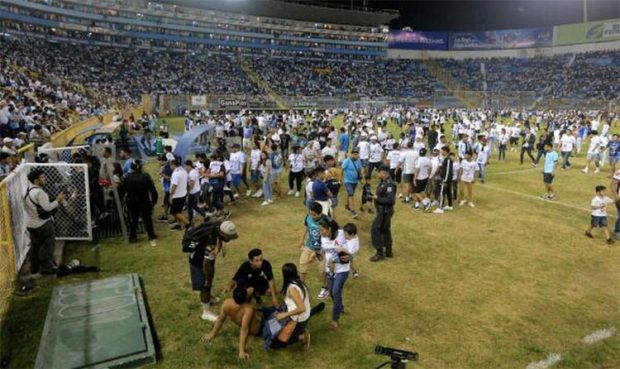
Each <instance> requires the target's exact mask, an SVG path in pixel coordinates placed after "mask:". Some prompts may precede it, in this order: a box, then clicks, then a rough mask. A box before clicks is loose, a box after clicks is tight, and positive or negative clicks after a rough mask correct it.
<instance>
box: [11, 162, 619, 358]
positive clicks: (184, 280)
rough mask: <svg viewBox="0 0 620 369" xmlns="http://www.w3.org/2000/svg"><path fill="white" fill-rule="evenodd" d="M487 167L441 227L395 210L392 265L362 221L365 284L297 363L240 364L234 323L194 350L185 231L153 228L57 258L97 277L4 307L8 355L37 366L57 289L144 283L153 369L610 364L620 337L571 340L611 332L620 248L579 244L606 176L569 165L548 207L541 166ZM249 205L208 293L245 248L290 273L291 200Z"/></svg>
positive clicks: (367, 219)
mask: <svg viewBox="0 0 620 369" xmlns="http://www.w3.org/2000/svg"><path fill="white" fill-rule="evenodd" d="M496 155H497V154H496V153H493V157H492V159H491V165H490V166H489V168H488V177H487V179H488V183H487V184H486V185H482V184H480V183H476V184H475V185H474V196H475V199H474V201H475V203H476V208H469V207H467V208H458V207H457V209H455V211H454V212H452V213H446V214H444V215H442V216H439V215H434V214H421V213H415V212H413V211H412V210H411V209H410V208H408V207H405V206H404V205H402V204H400V203H399V204H398V205H397V208H396V215H395V218H394V221H393V227H392V228H393V233H394V252H395V258H394V259H392V260H389V261H386V262H382V263H378V264H372V263H370V262H368V257H369V256H371V255H372V253H373V250H372V247H371V244H370V237H369V233H370V232H369V230H370V223H371V220H372V216H371V215H368V214H364V215H363V216H362V217H361V218H360V219H359V220H358V221H356V224H357V225H358V228H359V230H360V239H361V251H360V255H359V257H358V259H357V260H358V265H359V267H360V273H361V276H360V278H359V279H357V280H353V279H350V280H349V281H348V282H347V285H346V287H345V306H346V310H347V314H346V315H344V317H343V318H342V321H341V323H342V326H341V328H340V329H339V330H338V331H330V330H329V329H328V323H329V321H330V308H331V303H330V302H328V309H327V310H326V311H325V312H324V313H322V314H321V315H319V316H317V317H315V318H313V320H312V321H311V323H310V330H311V332H312V347H311V348H310V350H309V351H307V352H306V351H304V350H302V349H300V348H297V347H294V348H290V349H287V350H285V351H281V352H266V351H264V350H263V349H262V348H261V347H260V341H259V340H258V339H255V338H250V340H249V344H248V351H249V353H250V359H249V361H247V362H243V363H241V362H239V361H238V360H237V358H236V357H237V351H238V348H237V347H238V346H237V344H238V333H239V330H238V328H237V327H235V326H233V325H232V324H231V323H227V324H226V325H225V327H224V329H223V330H222V332H221V334H220V335H219V336H218V337H217V338H216V339H215V341H214V342H213V343H211V344H209V345H204V344H202V343H200V342H199V341H200V337H201V336H202V335H203V334H205V333H207V332H208V331H209V330H210V328H211V324H210V323H205V322H203V321H201V320H200V318H199V314H200V305H199V303H198V298H197V296H196V295H195V294H194V293H192V291H191V290H190V286H189V273H188V265H187V255H186V254H183V253H182V252H181V246H180V238H181V234H180V233H173V232H170V231H168V230H167V229H166V227H165V226H163V225H161V224H160V225H157V229H156V230H157V233H158V235H159V236H160V239H159V240H158V243H159V244H158V246H157V247H156V248H151V247H150V246H149V245H148V243H147V242H146V239H145V238H144V237H142V238H141V240H140V241H141V243H140V246H139V247H135V246H130V245H128V244H127V243H126V242H125V240H123V239H115V240H109V241H106V242H105V243H102V244H101V247H99V248H97V249H95V250H93V249H92V245H90V244H87V243H83V244H80V243H74V244H70V245H69V246H68V247H67V250H66V258H67V260H69V259H71V258H74V257H77V258H79V259H80V260H81V261H82V263H84V264H86V265H91V264H94V265H98V266H100V267H101V268H103V269H104V271H103V272H101V273H98V274H92V275H84V276H77V277H69V278H66V279H62V280H43V281H42V283H43V285H42V287H41V288H39V289H37V290H35V291H34V292H33V293H32V294H30V295H29V296H27V297H14V298H13V301H12V303H11V306H10V311H9V313H8V316H7V320H6V324H5V326H4V327H3V336H2V352H3V354H4V355H5V356H8V357H9V358H10V359H11V362H10V366H11V367H14V368H26V367H32V364H33V362H34V359H35V356H36V350H37V345H38V342H39V339H40V334H41V330H42V327H43V322H44V318H45V312H46V309H47V303H48V300H49V297H50V293H51V287H52V286H53V285H55V284H57V283H66V282H71V281H77V280H84V279H87V278H102V277H108V276H111V275H114V274H119V273H138V274H139V275H140V276H141V277H142V278H143V280H144V288H145V293H146V295H147V298H148V303H149V306H150V311H151V314H152V317H153V321H154V326H155V330H156V331H157V334H158V337H159V340H160V343H161V348H162V358H161V359H160V361H159V363H158V364H156V366H157V367H161V368H199V367H201V368H205V367H207V368H208V367H213V368H319V367H325V368H327V367H329V368H373V367H376V366H377V365H378V364H380V363H381V362H382V360H383V359H384V358H383V357H379V356H376V355H374V354H373V353H372V352H373V348H374V345H375V344H382V345H387V346H393V347H399V348H402V349H406V350H415V351H418V352H419V353H420V362H419V363H418V364H416V365H411V364H410V367H417V368H428V369H446V368H449V369H457V368H468V369H479V368H525V367H526V366H527V364H528V363H530V362H537V361H540V360H543V359H544V358H545V357H547V355H549V354H550V353H554V352H557V353H560V354H561V355H562V356H563V360H562V361H561V362H560V363H558V364H556V365H555V366H554V368H571V369H583V368H617V367H620V338H619V336H618V335H617V334H616V335H615V336H613V337H611V338H609V339H607V340H604V341H601V342H598V343H595V344H593V345H585V344H583V343H581V339H582V337H584V336H586V335H588V334H590V333H592V332H593V331H595V330H597V329H601V328H608V327H616V328H620V313H619V310H618V306H619V303H620V292H619V291H620V268H619V267H618V265H620V246H614V247H609V246H606V245H605V243H604V239H603V236H602V234H601V233H600V232H596V233H595V236H596V239H594V240H590V239H587V238H586V237H585V236H584V235H583V232H584V230H585V228H586V227H587V224H588V222H589V212H588V211H587V208H588V207H589V202H590V200H591V198H592V196H593V194H594V186H595V185H596V184H599V183H601V184H605V185H608V184H609V182H610V179H609V178H608V175H609V173H608V172H607V171H605V172H603V173H601V174H598V175H594V174H592V173H591V174H589V175H587V176H586V175H584V174H582V173H581V172H579V171H578V170H577V168H580V165H582V164H583V161H584V160H583V155H582V157H580V158H577V159H574V160H573V164H574V167H573V169H571V170H569V171H559V172H558V175H557V177H556V182H555V183H556V188H557V194H558V199H557V201H556V202H553V203H551V202H544V201H542V200H540V199H537V198H535V197H537V196H538V195H540V194H541V193H542V192H543V185H542V174H541V172H542V169H540V168H538V169H533V168H532V167H531V166H529V164H526V165H523V166H521V165H520V164H519V163H518V158H517V155H516V153H508V161H507V162H505V163H498V162H497V161H496V160H495V156H496ZM153 169H154V168H153V167H150V168H149V170H151V171H153ZM511 171H512V172H513V173H506V172H511ZM342 192H343V191H341V194H340V195H341V203H342V200H343V196H342V195H343V194H342ZM356 200H359V199H356ZM259 204H260V201H259V200H256V199H242V201H240V203H239V204H238V205H237V206H235V207H231V210H232V212H233V218H232V219H233V220H234V221H235V223H236V224H237V227H238V231H239V235H240V237H239V239H238V240H236V241H234V242H233V243H231V244H230V246H229V247H228V252H227V257H226V258H221V259H218V262H217V271H216V279H215V291H218V292H219V291H220V290H221V288H223V287H224V286H225V284H226V282H227V281H228V280H229V278H231V277H232V275H233V273H234V271H235V269H236V267H237V266H238V264H239V263H241V262H242V261H243V260H244V258H245V255H246V253H247V251H248V250H249V249H250V248H252V247H255V246H258V247H261V248H262V249H263V250H264V254H265V257H266V258H267V259H269V260H270V261H271V262H272V264H273V265H274V266H275V268H276V271H275V273H276V278H277V282H278V283H279V282H281V275H280V272H279V267H280V266H281V265H282V264H283V263H284V262H288V261H293V262H296V263H297V262H298V260H299V249H298V246H297V245H298V241H299V237H300V235H301V231H302V228H301V226H302V220H303V210H302V205H301V200H300V199H295V198H285V199H280V198H276V199H275V203H274V204H273V205H271V206H268V207H261V206H259ZM583 209H585V210H583ZM611 213H613V214H614V215H615V210H613V211H611ZM157 215H159V208H158V209H157ZM338 216H339V218H340V219H342V220H343V221H342V222H341V223H344V222H346V221H350V219H347V218H346V217H345V215H344V213H343V212H342V210H340V212H339V213H338ZM308 284H309V286H310V289H311V293H312V296H313V299H312V302H313V304H314V303H316V302H317V300H316V299H315V298H314V296H315V295H316V294H317V293H318V290H319V288H320V284H319V281H318V275H317V273H316V271H314V270H313V271H312V272H311V273H310V275H309V281H308Z"/></svg>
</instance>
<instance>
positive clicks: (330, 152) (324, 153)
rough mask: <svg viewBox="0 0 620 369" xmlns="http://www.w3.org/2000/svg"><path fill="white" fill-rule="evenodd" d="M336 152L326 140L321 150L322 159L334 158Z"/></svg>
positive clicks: (329, 140) (330, 142) (329, 141)
mask: <svg viewBox="0 0 620 369" xmlns="http://www.w3.org/2000/svg"><path fill="white" fill-rule="evenodd" d="M337 152H338V150H336V148H335V147H334V146H333V145H332V141H331V139H330V138H328V139H327V143H326V145H325V147H324V148H323V150H321V156H322V157H326V156H331V157H334V158H335V157H336V153H337Z"/></svg>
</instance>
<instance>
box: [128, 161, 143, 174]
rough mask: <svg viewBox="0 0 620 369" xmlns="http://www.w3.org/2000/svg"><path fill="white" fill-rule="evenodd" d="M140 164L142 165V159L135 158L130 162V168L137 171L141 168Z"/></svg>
mask: <svg viewBox="0 0 620 369" xmlns="http://www.w3.org/2000/svg"><path fill="white" fill-rule="evenodd" d="M142 165H143V163H142V160H140V159H136V160H134V161H133V162H132V163H131V164H130V167H131V170H133V171H136V172H139V171H141V170H142Z"/></svg>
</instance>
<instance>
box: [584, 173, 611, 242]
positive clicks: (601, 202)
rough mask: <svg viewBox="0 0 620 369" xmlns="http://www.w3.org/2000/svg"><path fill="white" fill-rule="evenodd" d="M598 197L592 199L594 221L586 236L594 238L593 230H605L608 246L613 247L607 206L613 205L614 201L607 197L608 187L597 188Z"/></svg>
mask: <svg viewBox="0 0 620 369" xmlns="http://www.w3.org/2000/svg"><path fill="white" fill-rule="evenodd" d="M595 191H596V196H594V198H592V203H591V204H590V208H591V209H592V220H591V221H590V228H588V230H587V231H586V236H587V237H589V238H594V236H593V235H592V229H593V228H603V232H605V237H606V238H607V244H609V245H611V244H613V243H614V240H612V239H611V237H610V235H609V228H608V227H607V205H608V204H611V203H613V200H612V199H611V198H609V196H607V187H605V186H601V185H599V186H596V188H595Z"/></svg>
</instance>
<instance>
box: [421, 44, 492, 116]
mask: <svg viewBox="0 0 620 369" xmlns="http://www.w3.org/2000/svg"><path fill="white" fill-rule="evenodd" d="M422 61H423V62H424V64H425V65H426V67H427V68H428V71H429V73H430V74H431V76H433V77H434V78H435V79H436V80H438V81H439V82H441V84H443V85H444V86H445V87H446V89H447V90H448V91H449V92H450V93H451V94H452V95H453V96H454V97H456V98H457V99H458V100H459V101H460V102H461V103H463V105H465V106H466V107H468V108H475V107H477V106H479V105H481V104H477V103H476V102H475V101H474V100H472V99H471V96H470V94H468V93H466V92H465V91H464V90H463V87H462V86H461V85H460V84H459V83H458V82H457V81H456V80H455V79H454V77H452V74H451V73H450V72H449V71H447V70H445V69H444V68H442V67H441V66H440V65H439V63H437V61H436V60H435V59H433V58H432V57H431V56H430V54H429V53H428V52H427V51H423V52H422Z"/></svg>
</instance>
